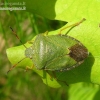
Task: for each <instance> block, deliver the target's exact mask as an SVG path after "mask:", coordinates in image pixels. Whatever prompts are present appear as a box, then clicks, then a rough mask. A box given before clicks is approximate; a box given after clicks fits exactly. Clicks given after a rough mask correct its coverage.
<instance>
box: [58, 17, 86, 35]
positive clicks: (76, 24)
mask: <svg viewBox="0 0 100 100" xmlns="http://www.w3.org/2000/svg"><path fill="white" fill-rule="evenodd" d="M85 20H86V19H85V18H83V19H82V20H81V21H79V22H77V23H75V24H72V25H69V26H66V27H64V28H62V29H61V30H60V34H61V32H62V31H63V30H65V29H67V28H70V27H71V28H73V27H75V26H78V25H79V24H81V23H82V22H83V21H85ZM67 33H68V32H67Z"/></svg>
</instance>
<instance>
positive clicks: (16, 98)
mask: <svg viewBox="0 0 100 100" xmlns="http://www.w3.org/2000/svg"><path fill="white" fill-rule="evenodd" d="M9 1H10V0H9ZM15 1H16V0H14V2H15ZM17 1H18V0H17ZM20 2H21V1H20ZM25 2H26V7H27V8H28V9H27V11H29V12H32V13H28V12H25V11H12V12H9V11H1V12H0V42H1V46H0V68H1V70H0V99H1V100H27V99H30V100H34V99H35V100H40V99H41V100H42V99H47V100H51V99H55V100H56V99H57V100H61V99H62V98H63V99H64V100H73V98H74V100H75V99H76V100H99V93H100V90H99V86H98V85H93V84H91V83H76V82H75V80H77V78H75V79H74V80H72V79H73V78H72V77H69V78H68V79H70V80H72V81H74V82H75V83H76V84H73V85H70V86H69V87H67V86H64V87H61V88H58V89H53V88H50V87H48V86H46V85H44V84H43V83H42V80H41V78H40V77H39V76H38V75H37V74H35V73H34V72H33V71H31V70H29V71H28V72H24V70H23V69H20V68H16V69H14V70H13V71H11V72H10V73H9V74H8V75H6V72H7V71H8V69H9V67H11V66H12V65H11V64H10V63H9V62H8V59H7V57H6V53H5V51H6V49H7V48H9V47H12V46H14V45H19V41H18V40H17V39H16V38H15V37H14V36H13V34H11V30H10V29H9V26H13V28H14V29H15V30H16V31H17V34H18V35H19V37H20V39H21V40H22V41H23V43H25V42H26V41H28V40H31V39H32V38H33V36H35V35H36V34H38V33H43V32H45V31H46V30H48V31H51V30H56V29H58V28H60V27H62V26H63V25H64V24H65V22H59V21H51V20H48V19H46V18H44V17H41V16H38V15H35V14H34V13H37V14H39V15H42V16H45V17H47V18H50V19H59V20H63V21H67V22H70V23H71V21H72V23H74V22H76V20H77V21H79V20H80V19H82V18H86V19H87V21H86V22H84V23H83V24H82V25H81V26H80V27H79V28H75V29H74V30H72V31H71V33H70V35H71V36H74V37H75V38H77V39H79V40H81V42H82V43H84V45H85V46H86V47H88V49H89V51H91V52H92V55H93V58H95V64H94V63H93V60H92V62H91V63H93V65H94V66H92V69H91V73H90V74H88V73H87V74H84V75H85V76H86V77H88V78H87V79H86V78H85V81H86V82H90V80H92V81H93V82H94V83H98V84H99V82H100V80H99V79H100V77H99V57H97V56H99V54H100V53H99V46H98V45H99V41H98V40H99V39H98V38H99V31H100V30H99V28H98V27H97V26H98V24H99V23H98V22H99V13H98V15H97V14H96V10H92V9H93V8H94V5H93V4H97V5H98V2H99V1H95V0H94V1H92V2H91V1H88V2H86V1H84V2H83V3H81V6H77V5H79V3H78V0H76V1H75V2H73V0H71V1H70V2H69V1H68V2H66V0H62V1H60V0H51V1H49V2H47V1H46V0H44V1H42V0H40V2H37V1H34V2H33V1H31V2H28V1H27V0H26V1H25ZM41 2H42V3H41ZM43 2H45V3H43ZM80 2H81V1H80ZM31 3H33V4H31ZM36 4H37V6H36ZM45 4H46V6H45ZM65 4H67V5H69V4H70V6H69V7H68V6H66V5H65ZM86 4H88V5H87V6H88V14H86V12H87V10H86V9H85V8H86V7H87V6H86ZM33 5H34V6H33ZM48 5H49V6H48ZM82 5H83V6H82ZM62 6H63V8H64V10H63V9H62V8H61V7H62ZM75 7H82V8H75ZM83 7H84V9H83ZM47 8H48V10H45V9H47ZM50 8H51V9H50ZM58 8H59V9H58ZM90 8H91V9H90ZM69 9H70V10H69ZM71 9H72V10H71ZM95 9H96V8H95ZM97 9H99V6H97ZM49 10H50V11H49ZM67 10H68V11H70V12H68V11H67ZM89 11H90V12H89ZM91 11H92V13H95V14H94V15H95V16H92V17H90V15H91ZM33 12H34V13H33ZM66 12H67V13H66ZM81 12H82V13H81ZM69 13H70V14H69ZM74 13H75V14H74ZM67 16H68V17H67ZM88 26H89V27H88ZM53 32H58V31H53ZM65 32H66V31H65ZM76 33H77V34H76ZM80 33H81V34H80ZM84 33H85V34H84ZM94 33H95V34H96V35H95V34H94ZM51 34H52V32H51ZM91 34H92V35H91ZM23 37H24V38H23ZM83 37H84V38H83ZM87 37H89V38H88V39H87ZM84 40H85V41H84ZM88 41H90V42H92V41H93V42H92V44H93V45H90V42H88ZM95 43H96V44H95ZM94 47H95V48H94ZM15 59H17V58H15ZM90 59H91V58H90ZM90 61H91V60H90ZM97 64H98V66H97ZM90 68H91V67H90ZM75 70H76V71H73V72H74V74H75V75H76V76H78V75H79V76H80V78H78V79H82V80H83V78H84V76H83V77H81V76H82V75H83V74H81V72H80V70H78V69H75ZM82 70H83V69H82ZM85 70H87V68H86V69H85ZM85 70H84V71H85ZM88 70H90V69H88ZM84 71H82V72H84ZM76 72H77V73H78V74H77V73H76ZM68 73H70V72H68ZM84 73H85V72H84ZM69 75H70V74H69ZM87 75H88V76H87ZM89 75H90V76H89ZM69 83H70V82H69ZM56 85H57V84H56ZM55 87H56V86H55ZM40 90H41V91H40Z"/></svg>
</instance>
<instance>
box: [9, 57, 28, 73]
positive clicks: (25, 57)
mask: <svg viewBox="0 0 100 100" xmlns="http://www.w3.org/2000/svg"><path fill="white" fill-rule="evenodd" d="M25 58H27V57H25ZM25 58H23V59H21V60H20V61H18V62H17V63H16V64H14V65H13V66H12V67H11V68H10V69H9V70H8V71H7V74H8V73H9V72H10V71H11V70H12V69H13V68H14V67H16V66H17V65H18V64H19V63H20V62H21V61H23V60H24V59H25Z"/></svg>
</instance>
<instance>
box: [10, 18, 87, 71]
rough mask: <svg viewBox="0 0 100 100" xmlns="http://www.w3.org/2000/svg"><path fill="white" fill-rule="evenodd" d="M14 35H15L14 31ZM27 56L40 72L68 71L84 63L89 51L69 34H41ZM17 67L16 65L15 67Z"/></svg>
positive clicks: (27, 51)
mask: <svg viewBox="0 0 100 100" xmlns="http://www.w3.org/2000/svg"><path fill="white" fill-rule="evenodd" d="M83 21H84V19H83V20H82V21H80V22H79V23H76V24H73V25H71V26H72V27H74V26H77V25H78V24H80V23H81V22H83ZM71 26H68V27H71ZM12 31H13V29H12ZM61 31H62V30H61ZM13 33H14V34H15V32H14V31H13ZM17 37H18V36H17ZM25 47H26V46H25ZM25 56H26V57H28V58H30V59H32V61H33V64H34V66H35V67H36V68H37V69H39V70H51V71H66V70H70V69H72V68H75V67H77V66H79V65H80V64H81V63H83V62H84V59H85V58H87V56H88V50H87V48H86V47H85V46H84V45H83V44H82V43H81V42H79V41H78V40H77V39H75V38H73V37H70V36H68V35H67V34H65V35H62V34H58V35H45V34H39V35H37V36H36V38H35V40H34V41H33V42H32V46H31V47H29V48H27V47H26V50H25ZM19 62H20V61H19ZM19 62H18V63H19ZM15 66H16V64H15V65H14V66H13V67H15ZM13 67H12V68H13ZM12 68H11V69H12ZM11 69H10V70H11ZM10 70H9V71H10Z"/></svg>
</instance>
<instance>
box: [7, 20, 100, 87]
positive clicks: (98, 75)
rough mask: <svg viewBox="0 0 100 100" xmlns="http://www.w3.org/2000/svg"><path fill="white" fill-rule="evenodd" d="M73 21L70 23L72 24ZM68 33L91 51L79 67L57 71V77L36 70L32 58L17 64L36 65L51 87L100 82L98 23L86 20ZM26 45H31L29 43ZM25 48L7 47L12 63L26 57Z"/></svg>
mask: <svg viewBox="0 0 100 100" xmlns="http://www.w3.org/2000/svg"><path fill="white" fill-rule="evenodd" d="M77 22H78V21H77ZM73 23H75V22H73ZM71 24H72V23H70V25H71ZM68 30H69V29H66V30H64V31H63V32H62V33H63V34H64V33H66V32H67V31H68ZM59 31H60V30H56V31H52V32H49V35H52V34H54V35H55V34H58V33H59ZM68 35H70V36H72V37H74V38H76V39H78V40H79V41H80V42H82V43H83V44H84V45H85V46H86V47H87V49H88V51H89V53H90V54H89V57H88V58H87V59H86V60H85V61H84V63H83V64H81V65H80V66H79V67H77V68H75V69H72V70H70V71H65V72H55V75H56V79H58V80H60V81H57V80H56V79H54V76H53V75H51V76H50V75H49V74H47V73H46V72H45V71H40V70H36V69H35V66H33V63H32V61H31V60H30V59H25V60H23V61H22V62H21V63H20V64H18V65H17V66H21V67H23V68H25V67H26V66H29V68H31V67H32V66H33V67H34V68H33V70H34V71H35V72H36V73H38V74H39V75H40V76H41V77H42V79H43V82H44V83H45V84H47V85H48V86H51V87H54V88H56V87H60V86H63V85H65V82H66V83H67V84H73V83H77V82H93V83H96V84H100V67H99V66H100V41H99V37H100V28H99V27H98V23H94V22H90V21H88V20H86V21H84V22H83V23H82V24H80V25H79V26H77V27H74V28H73V29H71V30H70V31H69V33H68ZM26 46H27V47H28V46H30V45H29V44H28V43H27V44H26ZM24 52H25V48H24V47H23V46H18V47H12V48H9V49H7V56H8V59H9V60H10V61H11V63H12V64H16V63H17V62H18V61H20V60H21V59H22V58H24Z"/></svg>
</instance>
